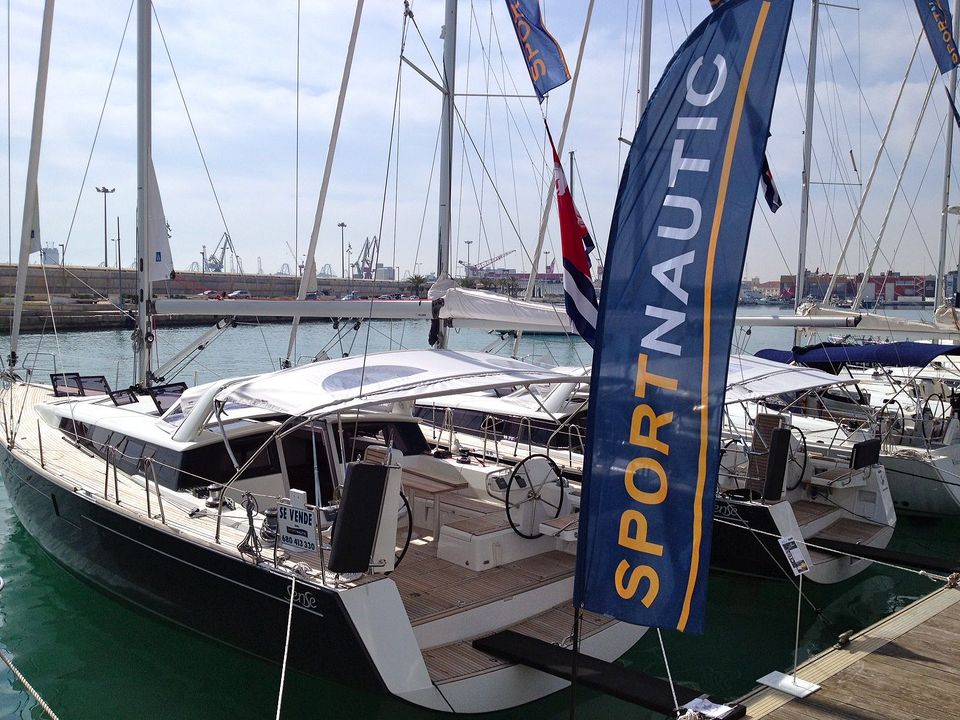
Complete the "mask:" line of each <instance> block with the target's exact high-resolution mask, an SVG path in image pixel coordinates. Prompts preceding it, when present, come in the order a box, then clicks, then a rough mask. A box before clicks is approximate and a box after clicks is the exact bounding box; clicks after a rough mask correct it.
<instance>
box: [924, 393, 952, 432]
mask: <svg viewBox="0 0 960 720" xmlns="http://www.w3.org/2000/svg"><path fill="white" fill-rule="evenodd" d="M934 399H937V400H939V401H940V410H939V412H936V413H935V412H933V410H932V409H931V408H930V401H931V400H934ZM949 408H950V406H949V405H947V402H946V400H944V398H943V395H941V394H940V393H933V394H932V395H929V396H927V397H926V398H924V400H923V405H922V406H921V408H920V416H919V417H918V418H917V422H919V423H920V434H921V435H923V441H924V442H927V443H929V442H931V441H932V440H933V436H934V434H935V431H936V426H937V423H940V424H941V425H943V421H944V420H945V419H946V418H947V415H948V413H949V412H950V410H949ZM928 422H929V423H930V436H929V437H927V423H928Z"/></svg>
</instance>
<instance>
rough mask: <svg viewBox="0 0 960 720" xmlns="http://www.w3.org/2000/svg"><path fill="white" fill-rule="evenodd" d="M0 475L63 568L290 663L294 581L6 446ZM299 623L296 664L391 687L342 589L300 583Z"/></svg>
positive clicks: (23, 517) (26, 522)
mask: <svg viewBox="0 0 960 720" xmlns="http://www.w3.org/2000/svg"><path fill="white" fill-rule="evenodd" d="M0 470H2V474H3V482H4V484H5V486H6V489H7V494H8V495H9V497H10V501H11V502H12V504H13V507H14V510H15V512H16V514H17V517H18V518H19V519H20V522H21V523H22V524H23V526H24V527H25V528H26V530H27V532H29V533H30V535H31V536H33V538H34V539H35V540H36V541H37V542H38V543H39V544H40V546H41V547H43V549H44V550H45V551H46V552H48V553H49V554H50V555H51V556H52V557H53V558H54V559H55V560H56V561H57V562H59V563H60V564H61V565H63V566H64V567H65V568H67V569H68V570H70V571H71V572H73V573H75V574H77V575H79V576H80V577H81V578H83V579H84V580H87V581H89V582H91V583H93V584H94V585H96V586H97V587H99V588H100V589H102V590H104V591H105V592H107V593H110V594H112V595H116V596H118V597H120V598H122V599H123V600H125V601H127V602H130V603H133V604H135V605H137V606H139V607H141V608H143V609H145V610H147V611H149V612H152V613H155V614H157V615H160V616H162V617H163V618H166V619H168V620H170V621H172V622H175V623H178V624H180V625H184V626H186V627H188V628H190V629H191V630H194V631H196V632H199V633H201V634H204V635H207V636H209V637H212V638H214V639H216V640H219V641H221V642H224V643H227V644H229V645H231V646H233V647H236V648H239V649H241V650H243V651H246V652H249V653H252V654H254V655H257V656H259V657H262V658H264V659H267V660H269V661H272V662H278V663H279V662H281V661H282V660H283V653H284V642H285V639H286V628H287V616H288V612H289V605H290V591H291V587H292V583H291V580H290V577H289V576H288V575H284V574H281V573H278V572H276V571H275V570H273V568H272V566H271V565H269V564H262V565H260V566H257V565H254V564H253V563H251V562H249V561H243V560H240V559H238V558H236V557H230V556H228V555H225V554H221V553H219V552H215V551H213V550H209V549H206V548H204V547H203V546H200V545H198V544H196V543H193V542H190V541H188V540H185V539H183V538H181V537H179V536H178V535H176V534H175V533H170V532H163V531H160V530H158V529H156V528H153V527H149V526H146V525H144V524H142V523H139V522H137V521H136V520H134V519H131V518H128V517H125V516H124V515H121V514H120V513H117V512H113V511H112V510H111V509H109V508H108V507H104V506H102V505H99V504H97V503H96V502H94V501H93V500H92V499H91V498H89V497H88V496H86V495H85V494H84V493H83V492H76V491H71V490H69V489H67V488H65V487H63V486H61V485H59V484H57V483H55V482H53V481H51V480H49V479H47V478H45V477H44V476H43V475H42V474H41V473H39V472H34V471H32V470H31V469H30V468H29V467H28V466H26V465H24V464H23V463H21V462H20V461H18V460H17V459H16V458H15V457H14V456H13V454H12V453H11V452H10V450H8V449H7V448H6V447H3V448H2V449H0ZM292 627H293V632H292V634H291V639H290V653H289V659H288V666H289V667H291V668H295V669H297V670H300V671H302V672H305V673H308V674H312V675H318V676H322V677H324V678H329V679H332V680H337V681H340V682H344V683H348V684H350V685H354V686H358V687H362V688H364V689H367V690H373V691H382V692H385V691H386V690H385V687H384V684H383V681H382V679H381V678H380V675H379V673H378V672H377V670H376V668H375V666H374V664H373V662H372V660H371V659H370V657H369V655H368V653H367V651H366V649H365V647H364V645H363V643H362V642H361V640H360V638H359V635H358V633H357V631H356V629H355V627H354V625H353V623H352V622H351V620H350V618H349V616H348V614H347V612H346V610H345V608H344V606H343V604H342V602H341V599H340V598H339V596H338V595H337V593H336V592H333V591H331V590H329V589H327V588H323V587H320V586H318V585H315V584H308V583H306V582H303V583H301V581H300V580H299V579H298V581H297V585H296V598H295V609H294V615H293V625H292Z"/></svg>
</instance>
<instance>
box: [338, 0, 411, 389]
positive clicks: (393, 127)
mask: <svg viewBox="0 0 960 720" xmlns="http://www.w3.org/2000/svg"><path fill="white" fill-rule="evenodd" d="M407 18H411V19H412V18H413V13H412V12H405V13H404V20H403V29H402V31H401V33H400V54H399V58H398V60H397V79H396V82H395V84H394V93H393V111H392V113H391V118H390V140H389V143H388V145H387V166H386V168H385V169H384V176H383V194H382V196H381V201H380V220H379V224H378V226H377V237H379V238H381V240H382V239H383V218H384V216H385V214H386V210H387V194H388V189H389V187H390V169H391V167H392V165H393V164H399V154H400V137H399V135H400V132H399V126H400V109H401V108H400V90H401V88H402V87H403V51H404V48H405V47H406V44H407V30H408V27H409V26H408V24H407ZM414 25H416V22H414ZM394 142H396V147H397V157H396V159H395V157H394ZM379 257H380V244H379V243H377V249H376V252H375V253H374V257H373V267H372V270H373V272H374V275H375V274H376V267H377V259H378V258H379ZM372 315H373V300H371V301H370V304H369V312H368V314H367V319H368V320H369V319H370V317H371V316H372ZM354 342H356V337H354ZM369 349H370V323H369V322H368V323H367V332H366V337H365V338H364V343H363V364H362V366H361V369H360V387H359V392H360V393H361V394H362V393H363V381H364V378H365V375H366V368H367V354H368V351H369ZM348 352H351V353H352V352H353V343H351V344H350V350H349V351H348Z"/></svg>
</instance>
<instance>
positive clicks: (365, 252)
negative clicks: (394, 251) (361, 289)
mask: <svg viewBox="0 0 960 720" xmlns="http://www.w3.org/2000/svg"><path fill="white" fill-rule="evenodd" d="M379 251H380V240H379V239H378V238H377V236H376V235H374V236H373V238H372V239H371V238H367V239H366V240H364V241H363V247H362V248H360V254H359V255H358V256H357V261H356V262H354V263H351V265H350V267H351V268H353V270H354V277H355V278H363V279H364V280H372V279H373V276H374V270H373V265H374V263H375V262H376V261H377V253H378V252H379Z"/></svg>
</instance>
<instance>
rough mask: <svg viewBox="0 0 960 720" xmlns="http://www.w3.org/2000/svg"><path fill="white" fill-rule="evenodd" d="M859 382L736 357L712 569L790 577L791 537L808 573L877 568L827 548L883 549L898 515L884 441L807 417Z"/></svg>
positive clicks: (816, 576)
mask: <svg viewBox="0 0 960 720" xmlns="http://www.w3.org/2000/svg"><path fill="white" fill-rule="evenodd" d="M853 384H854V381H852V380H849V379H843V378H837V377H836V376H833V375H830V374H828V373H824V372H821V371H819V370H813V369H809V368H797V367H785V366H784V365H782V364H780V363H777V362H774V361H770V360H763V359H761V358H757V357H752V356H747V355H740V356H732V357H731V359H730V370H729V373H728V377H727V392H726V398H725V412H724V428H723V434H724V438H725V440H724V443H723V452H722V457H721V461H720V467H721V469H720V475H719V478H718V492H717V499H716V504H715V506H714V542H713V553H712V556H711V566H713V567H717V568H720V569H723V570H729V571H733V572H738V573H744V574H751V575H767V576H773V577H784V576H787V577H789V576H791V575H792V571H791V568H790V566H789V564H788V562H787V560H786V557H785V555H784V552H783V550H782V549H781V547H780V541H781V539H782V538H791V539H793V540H795V541H796V548H797V549H796V552H798V553H800V555H801V556H802V559H803V562H804V563H805V565H806V567H807V568H808V570H807V572H806V574H805V577H807V578H808V579H810V580H812V581H813V582H816V583H820V584H833V583H837V582H841V581H843V580H846V579H847V578H849V577H852V576H853V575H856V574H857V573H859V572H862V571H863V570H865V569H866V568H867V567H869V566H870V564H871V563H870V560H868V559H866V558H862V557H855V556H851V555H848V554H846V553H837V552H827V551H826V549H827V547H828V546H829V544H830V543H831V542H839V543H844V544H846V545H848V546H855V545H859V546H866V547H870V548H886V546H887V544H888V543H889V542H890V539H891V537H892V536H893V531H894V528H895V527H896V523H897V515H896V511H895V509H894V502H893V498H892V496H891V490H890V487H889V485H888V483H887V472H886V470H885V468H884V465H881V464H880V445H881V443H880V440H879V439H877V438H874V437H872V435H871V434H869V433H866V432H863V431H859V430H858V431H854V432H853V433H848V432H847V431H846V429H844V428H843V427H841V426H840V425H839V424H838V423H837V422H834V421H832V420H829V419H818V418H811V417H809V416H808V415H807V409H808V408H809V407H810V406H811V405H812V404H816V403H817V402H818V399H819V398H820V397H823V396H829V395H830V394H833V393H837V394H839V393H841V392H842V391H843V390H844V389H845V386H848V385H853ZM858 433H859V434H858Z"/></svg>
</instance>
